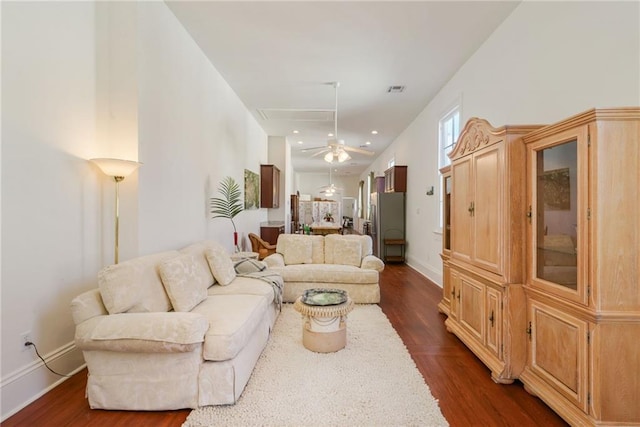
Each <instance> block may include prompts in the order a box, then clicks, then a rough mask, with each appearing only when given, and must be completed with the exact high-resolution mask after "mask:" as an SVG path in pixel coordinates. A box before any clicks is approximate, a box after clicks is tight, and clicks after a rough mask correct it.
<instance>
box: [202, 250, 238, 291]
mask: <svg viewBox="0 0 640 427" xmlns="http://www.w3.org/2000/svg"><path fill="white" fill-rule="evenodd" d="M204 255H205V256H206V257H207V261H208V262H209V267H210V268H211V272H212V273H213V277H215V278H216V281H217V282H218V283H219V284H221V285H222V286H226V285H228V284H229V283H231V282H232V281H233V279H235V278H236V270H234V268H233V261H231V257H230V256H229V254H228V253H227V251H225V250H224V249H223V248H221V247H220V248H207V249H206V250H205V251H204Z"/></svg>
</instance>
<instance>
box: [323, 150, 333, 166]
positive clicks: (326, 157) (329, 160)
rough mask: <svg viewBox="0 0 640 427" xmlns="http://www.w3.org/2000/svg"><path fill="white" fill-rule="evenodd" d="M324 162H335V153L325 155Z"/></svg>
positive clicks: (330, 152)
mask: <svg viewBox="0 0 640 427" xmlns="http://www.w3.org/2000/svg"><path fill="white" fill-rule="evenodd" d="M324 161H325V162H329V163H331V162H333V151H329V152H328V153H327V154H325V155H324Z"/></svg>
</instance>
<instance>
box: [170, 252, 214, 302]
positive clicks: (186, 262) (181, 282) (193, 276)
mask: <svg viewBox="0 0 640 427" xmlns="http://www.w3.org/2000/svg"><path fill="white" fill-rule="evenodd" d="M205 268H206V270H204V269H205ZM158 271H159V272H160V277H161V278H162V283H163V284H164V288H165V290H166V291H167V295H169V299H170V300H171V305H173V309H174V310H175V311H191V309H192V308H193V307H195V306H196V305H198V304H200V303H201V302H202V301H203V300H204V299H205V298H206V297H207V288H208V287H209V285H210V284H211V281H210V280H211V278H210V277H211V271H209V267H208V266H207V267H204V266H203V265H202V263H198V262H196V260H195V257H194V256H193V255H190V254H182V255H178V256H176V257H174V258H170V259H168V260H165V261H162V262H161V263H160V265H158Z"/></svg>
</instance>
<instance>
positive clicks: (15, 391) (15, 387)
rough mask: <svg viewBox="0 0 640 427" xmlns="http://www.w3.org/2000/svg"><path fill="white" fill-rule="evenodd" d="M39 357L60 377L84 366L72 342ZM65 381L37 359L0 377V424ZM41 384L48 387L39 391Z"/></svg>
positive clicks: (76, 371)
mask: <svg viewBox="0 0 640 427" xmlns="http://www.w3.org/2000/svg"><path fill="white" fill-rule="evenodd" d="M31 351H33V350H31ZM42 357H43V358H44V360H45V361H46V362H47V364H48V365H49V366H51V367H52V368H53V369H54V370H55V371H56V372H60V373H61V374H66V375H73V374H76V373H78V372H79V371H81V370H82V369H84V368H85V367H86V364H85V363H84V358H83V357H82V352H81V351H80V350H78V349H77V347H76V345H75V343H74V342H70V343H68V344H65V345H63V346H62V347H59V348H57V349H56V350H53V351H52V352H49V353H47V354H46V355H43V356H42ZM67 379H68V377H59V376H57V375H55V374H53V373H51V372H49V370H48V369H47V368H46V366H45V365H44V363H43V362H42V360H40V359H39V358H38V359H36V360H34V361H33V362H31V363H29V364H28V365H26V366H24V367H23V368H20V369H18V370H16V371H13V372H12V373H10V374H9V375H7V376H6V377H5V378H2V381H1V382H0V396H1V399H2V400H1V405H0V406H1V407H2V416H1V418H0V422H4V421H5V420H6V419H7V418H9V417H11V416H12V415H15V414H16V413H17V412H19V411H20V410H22V409H24V408H25V407H26V406H27V405H29V404H31V403H33V402H34V401H35V400H37V399H39V398H40V397H42V396H43V395H44V394H46V393H47V392H49V391H51V390H52V389H54V388H55V387H57V386H58V385H60V384H61V383H63V382H64V381H66V380H67ZM43 383H45V384H48V385H47V386H46V387H45V388H44V389H42V388H41V387H42V384H43Z"/></svg>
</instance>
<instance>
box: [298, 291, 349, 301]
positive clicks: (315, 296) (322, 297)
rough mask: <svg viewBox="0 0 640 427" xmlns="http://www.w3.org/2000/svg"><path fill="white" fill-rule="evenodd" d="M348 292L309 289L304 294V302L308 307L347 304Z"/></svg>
mask: <svg viewBox="0 0 640 427" xmlns="http://www.w3.org/2000/svg"><path fill="white" fill-rule="evenodd" d="M347 298H348V295H347V292H346V291H343V290H342V289H323V288H315V289H307V290H306V291H304V293H303V294H302V302H303V303H305V304H307V305H338V304H343V303H345V302H347Z"/></svg>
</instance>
